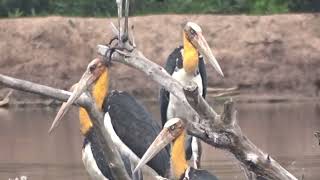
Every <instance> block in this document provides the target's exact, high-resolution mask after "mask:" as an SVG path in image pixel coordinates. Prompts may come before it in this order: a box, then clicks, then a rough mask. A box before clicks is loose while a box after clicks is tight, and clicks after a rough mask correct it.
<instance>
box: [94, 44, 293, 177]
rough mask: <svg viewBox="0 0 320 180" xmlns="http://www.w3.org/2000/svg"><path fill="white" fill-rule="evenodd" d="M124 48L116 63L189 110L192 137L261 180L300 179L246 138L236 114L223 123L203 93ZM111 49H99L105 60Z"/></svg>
mask: <svg viewBox="0 0 320 180" xmlns="http://www.w3.org/2000/svg"><path fill="white" fill-rule="evenodd" d="M124 47H126V48H127V47H129V48H130V51H116V53H113V54H112V56H111V58H112V61H115V62H120V63H123V64H126V65H128V66H130V67H133V68H135V69H138V70H139V71H142V72H143V73H145V74H146V75H147V76H148V77H150V78H151V79H152V80H154V81H156V82H157V83H158V84H160V85H162V86H163V87H164V88H165V89H166V90H168V91H169V92H170V93H171V94H172V95H174V96H176V97H177V98H178V99H179V100H180V101H181V106H183V107H184V108H185V111H184V112H183V113H181V114H178V115H177V116H178V117H181V118H182V119H185V120H187V124H188V132H189V133H190V134H191V135H194V136H196V137H199V138H200V139H201V140H203V141H204V142H206V143H208V144H210V145H212V146H215V147H218V148H221V149H225V150H227V151H229V152H231V153H232V154H233V155H234V156H235V157H236V158H237V159H238V160H239V161H240V163H241V164H242V165H243V166H244V167H245V168H246V169H248V170H249V171H251V172H254V173H255V174H256V175H257V177H263V178H266V179H277V180H287V179H288V180H289V179H290V180H296V179H297V178H296V177H294V176H293V175H292V174H290V173H289V172H288V171H287V170H286V169H284V168H283V167H282V166H281V165H280V164H278V163H277V162H276V161H275V160H273V159H272V158H267V157H270V156H268V155H267V154H266V153H264V152H262V151H261V150H260V149H259V148H257V147H256V146H255V145H254V144H253V143H252V142H251V141H250V140H249V139H248V138H247V137H246V136H245V135H243V133H242V132H241V129H240V127H239V126H238V124H237V123H236V120H235V118H236V117H235V115H232V114H234V113H233V112H224V114H225V116H224V117H225V118H224V120H223V121H222V120H221V119H220V115H218V114H217V113H216V112H215V111H214V110H213V109H212V108H211V107H210V106H209V105H208V103H207V102H206V101H205V100H204V99H203V98H202V97H201V96H200V95H199V93H195V92H194V91H197V88H194V87H187V88H183V86H182V85H181V84H180V83H179V82H178V81H176V80H175V79H173V78H172V77H171V76H170V75H169V74H168V73H167V72H166V71H165V70H164V69H163V68H162V67H160V66H159V65H157V64H155V63H153V62H152V61H150V60H149V59H147V58H146V57H145V56H144V55H143V54H142V53H141V52H140V51H138V50H137V49H133V50H132V51H131V49H132V47H131V46H130V43H125V44H124ZM108 48H109V47H107V46H103V45H98V46H97V51H98V53H99V54H101V55H103V56H105V55H106V53H107V52H108V51H107V50H108ZM188 90H190V93H187V96H188V98H186V96H185V92H186V91H188ZM192 91H193V92H192ZM190 104H191V105H192V106H191V105H190ZM226 110H228V111H231V110H233V108H226ZM228 114H230V115H228ZM229 118H234V119H229Z"/></svg>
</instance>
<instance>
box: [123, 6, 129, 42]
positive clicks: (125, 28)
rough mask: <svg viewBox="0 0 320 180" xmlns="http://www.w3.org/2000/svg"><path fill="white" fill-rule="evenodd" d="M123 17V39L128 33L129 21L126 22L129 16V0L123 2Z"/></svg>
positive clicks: (124, 39) (126, 38) (126, 37)
mask: <svg viewBox="0 0 320 180" xmlns="http://www.w3.org/2000/svg"><path fill="white" fill-rule="evenodd" d="M124 11H125V12H124V13H125V19H124V30H123V41H126V40H128V37H129V34H128V30H129V23H128V18H129V0H126V4H125V10H124Z"/></svg>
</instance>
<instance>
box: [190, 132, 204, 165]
mask: <svg viewBox="0 0 320 180" xmlns="http://www.w3.org/2000/svg"><path fill="white" fill-rule="evenodd" d="M191 146H192V159H193V166H194V168H195V169H199V168H200V165H201V155H202V146H201V141H200V139H199V138H196V137H194V136H193V137H192V144H191Z"/></svg>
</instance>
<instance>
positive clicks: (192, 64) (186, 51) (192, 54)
mask: <svg viewBox="0 0 320 180" xmlns="http://www.w3.org/2000/svg"><path fill="white" fill-rule="evenodd" d="M198 64H199V53H198V51H197V49H196V48H195V47H194V46H193V45H192V44H191V42H190V40H189V39H188V38H187V37H186V34H185V33H183V68H184V70H185V71H186V72H187V73H190V74H194V72H195V71H196V69H197V68H198Z"/></svg>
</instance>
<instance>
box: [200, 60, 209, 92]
mask: <svg viewBox="0 0 320 180" xmlns="http://www.w3.org/2000/svg"><path fill="white" fill-rule="evenodd" d="M199 72H200V76H201V79H202V87H203V89H202V97H203V98H206V95H207V87H208V77H207V71H206V66H205V64H204V60H203V57H202V56H199Z"/></svg>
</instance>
